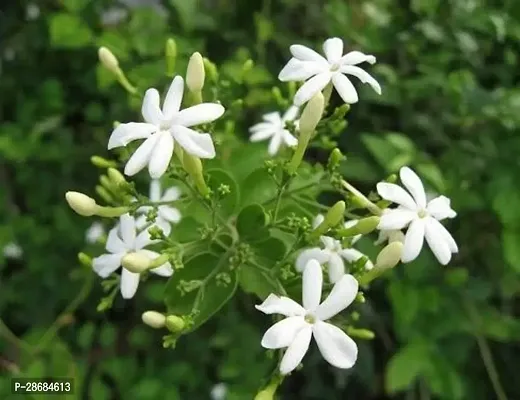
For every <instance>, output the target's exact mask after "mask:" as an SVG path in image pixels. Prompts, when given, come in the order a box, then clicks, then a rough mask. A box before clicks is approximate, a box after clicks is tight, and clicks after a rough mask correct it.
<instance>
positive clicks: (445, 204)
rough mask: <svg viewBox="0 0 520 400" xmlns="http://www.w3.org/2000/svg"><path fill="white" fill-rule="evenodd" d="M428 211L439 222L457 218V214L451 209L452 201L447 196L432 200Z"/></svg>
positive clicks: (427, 208)
mask: <svg viewBox="0 0 520 400" xmlns="http://www.w3.org/2000/svg"><path fill="white" fill-rule="evenodd" d="M426 210H427V211H428V212H429V213H430V214H431V216H432V217H433V218H435V219H436V220H438V221H442V220H443V219H446V218H455V217H456V216H457V213H456V212H455V211H453V210H452V208H451V205H450V199H448V198H447V197H446V196H439V197H436V198H434V199H433V200H430V202H429V203H428V206H427V207H426Z"/></svg>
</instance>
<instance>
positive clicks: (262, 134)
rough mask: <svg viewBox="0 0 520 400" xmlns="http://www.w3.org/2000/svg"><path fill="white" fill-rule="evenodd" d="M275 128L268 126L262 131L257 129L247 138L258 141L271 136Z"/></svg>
mask: <svg viewBox="0 0 520 400" xmlns="http://www.w3.org/2000/svg"><path fill="white" fill-rule="evenodd" d="M275 133H276V130H275V128H272V127H271V128H268V129H265V130H262V131H257V132H255V133H253V134H252V135H251V137H250V138H249V140H250V141H251V142H260V141H262V140H266V139H269V138H270V137H271V136H273V135H275Z"/></svg>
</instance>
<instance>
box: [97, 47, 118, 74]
mask: <svg viewBox="0 0 520 400" xmlns="http://www.w3.org/2000/svg"><path fill="white" fill-rule="evenodd" d="M98 57H99V61H101V64H103V66H104V67H105V68H106V69H108V70H109V71H110V72H113V73H114V74H116V73H118V72H119V61H117V58H116V56H115V55H114V53H112V52H111V51H110V50H108V49H107V48H106V47H104V46H103V47H100V48H99V50H98Z"/></svg>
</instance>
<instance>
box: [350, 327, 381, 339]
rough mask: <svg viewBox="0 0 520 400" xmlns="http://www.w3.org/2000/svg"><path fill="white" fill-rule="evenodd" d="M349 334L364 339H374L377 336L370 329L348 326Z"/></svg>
mask: <svg viewBox="0 0 520 400" xmlns="http://www.w3.org/2000/svg"><path fill="white" fill-rule="evenodd" d="M347 335H349V336H352V337H356V338H359V339H364V340H372V339H374V338H375V337H376V335H375V334H374V332H372V331H371V330H368V329H356V328H350V327H349V328H348V329H347Z"/></svg>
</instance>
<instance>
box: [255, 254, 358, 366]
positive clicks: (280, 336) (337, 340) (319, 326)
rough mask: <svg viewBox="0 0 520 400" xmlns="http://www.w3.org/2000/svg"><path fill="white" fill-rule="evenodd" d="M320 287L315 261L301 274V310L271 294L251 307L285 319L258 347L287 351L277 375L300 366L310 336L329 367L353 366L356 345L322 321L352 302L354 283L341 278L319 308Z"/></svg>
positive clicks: (352, 279) (291, 301)
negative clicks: (260, 302) (282, 316)
mask: <svg viewBox="0 0 520 400" xmlns="http://www.w3.org/2000/svg"><path fill="white" fill-rule="evenodd" d="M322 284H323V275H322V271H321V266H320V264H319V263H318V262H317V261H316V260H310V261H309V262H308V263H307V265H306V267H305V270H304V271H303V287H302V298H303V307H302V306H301V305H299V304H298V303H296V302H295V301H294V300H292V299H290V298H288V297H278V296H276V295H274V294H270V295H269V297H267V299H265V301H264V302H263V303H262V304H261V305H259V306H255V307H256V308H257V309H258V310H260V311H262V312H263V313H265V314H282V315H284V316H286V317H287V318H285V319H283V320H282V321H280V322H277V323H276V324H274V325H273V326H272V327H271V328H269V329H268V330H267V332H265V334H264V337H263V338H262V343H261V344H262V346H263V347H264V348H266V349H281V348H284V347H287V350H286V351H285V354H284V356H283V358H282V362H281V363H280V372H281V373H282V374H284V375H286V374H288V373H290V372H291V371H292V370H294V369H295V368H296V367H297V366H298V364H300V362H301V361H302V359H303V357H304V356H305V353H306V352H307V350H308V349H309V344H310V341H311V336H314V339H315V340H316V344H317V345H318V349H319V350H320V353H321V355H322V356H323V358H324V359H325V360H327V361H328V362H329V363H330V364H332V365H333V366H335V367H337V368H351V367H352V366H353V365H354V364H355V362H356V359H357V354H358V349H357V345H356V343H355V342H354V341H353V340H352V339H351V338H350V337H349V336H348V335H347V334H346V333H345V332H343V331H342V330H341V329H339V328H338V327H336V326H334V325H332V324H329V323H327V322H325V321H327V320H328V319H330V318H332V317H334V316H335V315H336V314H338V313H340V312H341V311H343V310H344V309H345V308H347V307H348V306H349V305H350V304H351V303H352V302H353V301H354V299H355V298H356V295H357V292H358V282H357V280H356V279H355V278H354V277H353V276H352V275H343V277H342V278H341V279H340V280H339V281H338V282H337V283H336V284H335V285H334V287H333V288H332V291H331V292H330V294H329V296H328V297H327V298H326V299H325V301H324V302H323V303H321V304H320V301H321V291H322Z"/></svg>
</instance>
